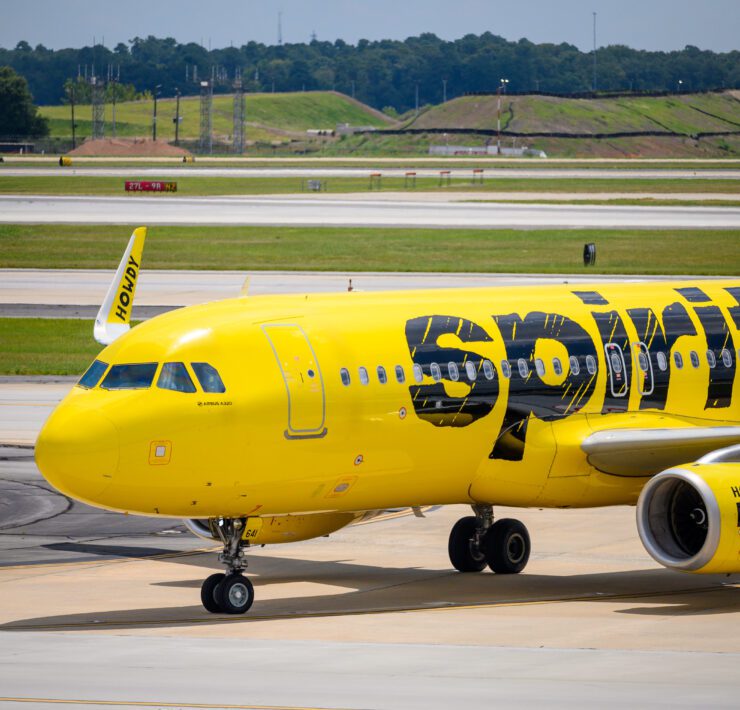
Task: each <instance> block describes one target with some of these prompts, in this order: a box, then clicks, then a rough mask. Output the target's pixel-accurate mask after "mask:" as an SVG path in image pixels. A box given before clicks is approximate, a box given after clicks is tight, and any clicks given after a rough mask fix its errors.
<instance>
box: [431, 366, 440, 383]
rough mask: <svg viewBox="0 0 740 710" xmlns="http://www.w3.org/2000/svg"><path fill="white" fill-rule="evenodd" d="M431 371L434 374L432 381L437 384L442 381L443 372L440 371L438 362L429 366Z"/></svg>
mask: <svg viewBox="0 0 740 710" xmlns="http://www.w3.org/2000/svg"><path fill="white" fill-rule="evenodd" d="M429 370H430V372H431V373H432V379H433V380H434V381H435V382H439V381H440V380H441V379H442V370H440V369H439V365H438V364H437V363H436V362H433V363H432V364H431V365H430V366H429Z"/></svg>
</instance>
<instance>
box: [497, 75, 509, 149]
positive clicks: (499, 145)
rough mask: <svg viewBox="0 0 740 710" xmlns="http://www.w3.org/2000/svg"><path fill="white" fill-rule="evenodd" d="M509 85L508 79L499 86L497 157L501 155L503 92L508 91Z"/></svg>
mask: <svg viewBox="0 0 740 710" xmlns="http://www.w3.org/2000/svg"><path fill="white" fill-rule="evenodd" d="M508 83H509V80H508V79H501V80H500V81H499V84H498V89H496V93H497V94H498V100H497V102H496V103H497V104H498V106H497V109H496V114H497V116H496V155H501V92H502V91H506V85H507V84H508Z"/></svg>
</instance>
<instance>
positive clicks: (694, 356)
mask: <svg viewBox="0 0 740 710" xmlns="http://www.w3.org/2000/svg"><path fill="white" fill-rule="evenodd" d="M689 359H690V360H691V364H692V365H693V366H694V367H699V354H698V353H697V352H696V350H692V351H691V352H690V353H689Z"/></svg>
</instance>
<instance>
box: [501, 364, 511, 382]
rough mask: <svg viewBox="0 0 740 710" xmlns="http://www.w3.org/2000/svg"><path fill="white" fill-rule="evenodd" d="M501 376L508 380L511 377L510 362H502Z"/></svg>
mask: <svg viewBox="0 0 740 710" xmlns="http://www.w3.org/2000/svg"><path fill="white" fill-rule="evenodd" d="M501 374H502V375H503V376H504V377H505V378H506V379H507V380H508V379H509V378H510V377H511V365H509V361H508V360H502V361H501Z"/></svg>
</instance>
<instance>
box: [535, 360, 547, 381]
mask: <svg viewBox="0 0 740 710" xmlns="http://www.w3.org/2000/svg"><path fill="white" fill-rule="evenodd" d="M534 369H535V370H536V371H537V376H538V377H544V376H545V363H544V362H542V360H540V358H537V359H536V360H535V361H534Z"/></svg>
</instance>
